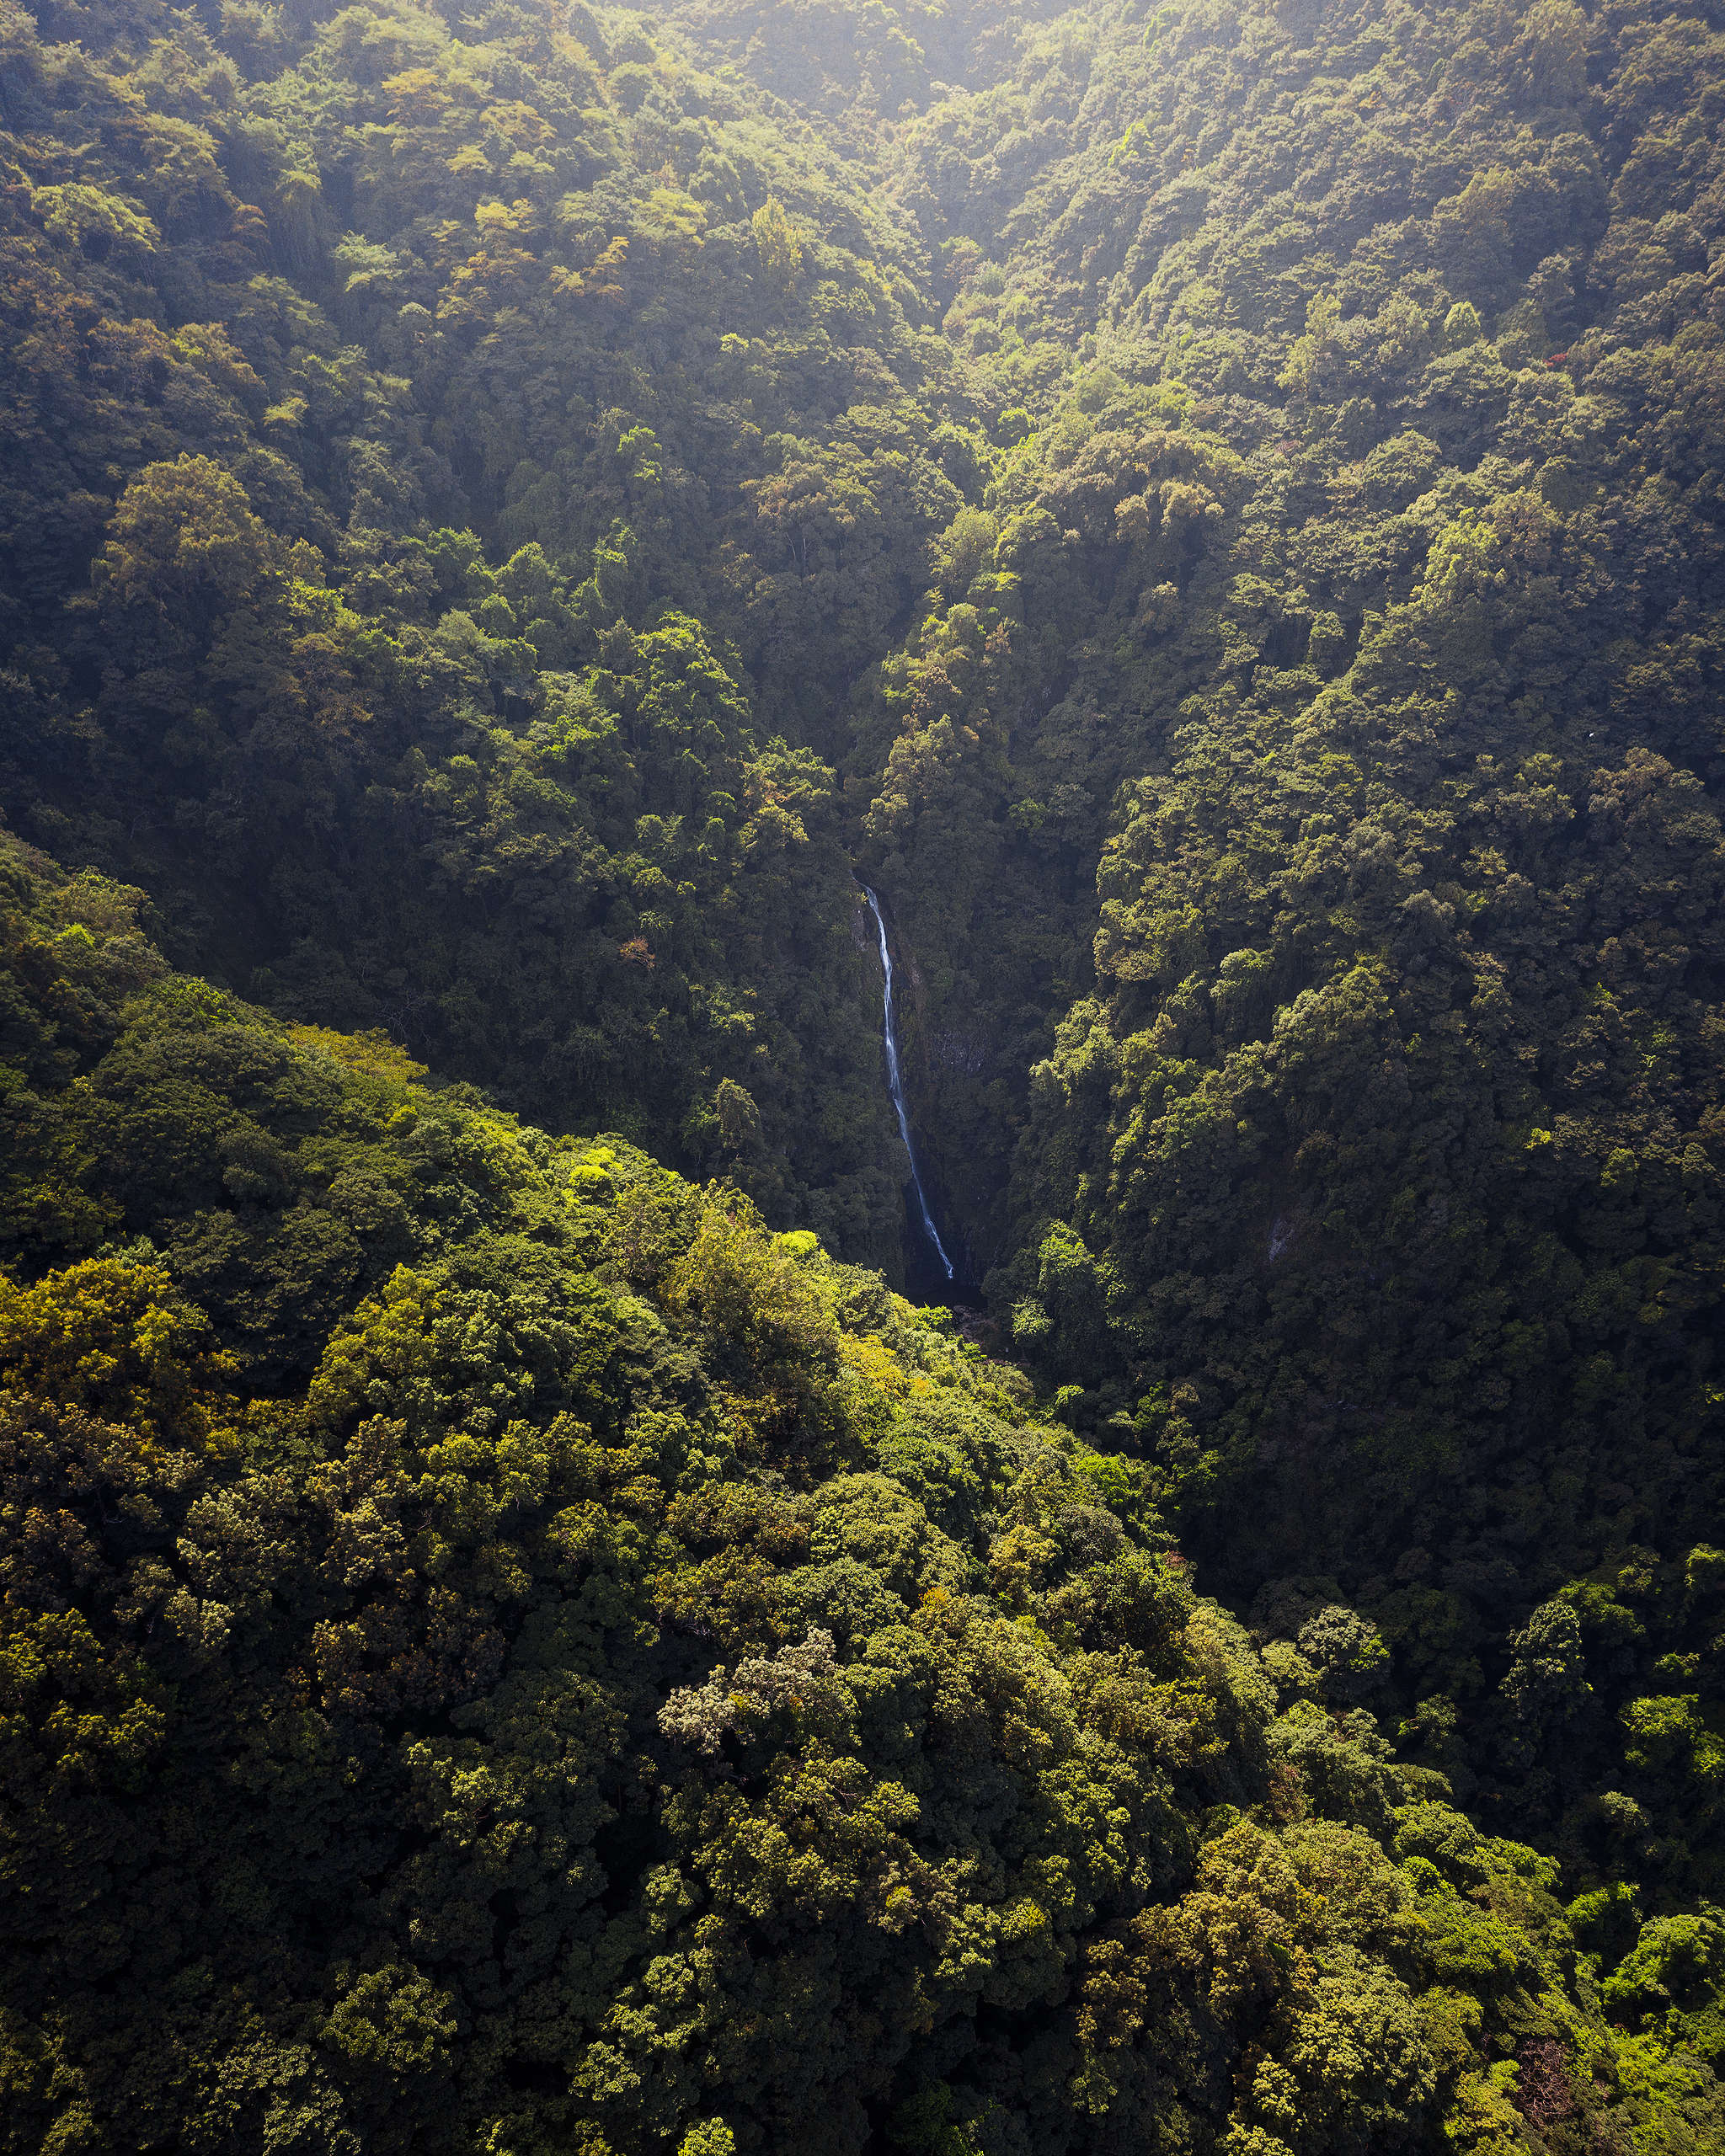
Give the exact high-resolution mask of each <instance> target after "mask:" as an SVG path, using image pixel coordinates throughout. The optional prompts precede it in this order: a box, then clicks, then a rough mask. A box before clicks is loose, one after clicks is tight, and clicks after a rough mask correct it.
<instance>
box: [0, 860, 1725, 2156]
mask: <svg viewBox="0 0 1725 2156" xmlns="http://www.w3.org/2000/svg"><path fill="white" fill-rule="evenodd" d="M0 877H3V879H4V880H3V886H0V892H3V896H0V906H3V911H0V961H3V966H4V972H3V974H0V990H3V994H4V1009H5V1012H6V1022H7V1031H6V1038H5V1048H6V1053H7V1058H8V1061H7V1064H6V1066H5V1070H6V1091H5V1094H4V1097H3V1103H4V1113H5V1115H6V1118H7V1127H8V1146H7V1150H6V1157H5V1169H4V1178H3V1182H0V1235H3V1237H4V1243H3V1247H4V1250H5V1252H6V1254H7V1256H8V1257H9V1258H11V1259H12V1260H13V1262H15V1263H19V1261H22V1262H21V1263H19V1270H20V1272H21V1273H23V1275H24V1278H26V1279H27V1280H28V1284H22V1283H19V1284H13V1283H12V1282H11V1281H7V1282H4V1283H0V1486H3V1492H4V1495H3V1506H4V1511H3V1518H4V1520H5V1523H6V1528H7V1533H8V1565H7V1572H6V1602H5V1614H4V1629H3V1654H0V1684H3V1688H4V1689H3V1693H0V1699H3V1721H0V1728H3V1752H0V1759H3V1767H4V1773H5V1775H6V1784H7V1790H8V1811H7V1815H6V1825H5V1833H4V1839H3V1842H0V1880H3V1885H4V1903H3V1909H4V1915H3V1919H0V1920H3V1923H4V1926H5V1932H4V1937H5V1953H4V1957H3V1963H0V1967H3V1977H0V2085H3V2087H4V2090H5V2096H6V2101H5V2105H4V2108H3V2112H0V2137H3V2142H4V2146H5V2147H6V2148H8V2149H12V2150H16V2151H18V2152H19V2156H24V2152H35V2151H37V2150H40V2149H43V2148H55V2149H74V2148H75V2149H153V2148H209V2149H221V2150H236V2149H259V2150H262V2149H272V2150H279V2149H283V2148H292V2149H296V2150H316V2151H331V2152H337V2151H339V2152H343V2156H345V2153H346V2152H350V2151H353V2150H356V2149H360V2148H371V2149H379V2150H383V2149H401V2150H409V2149H411V2150H415V2151H419V2150H428V2149H436V2150H441V2149H450V2150H472V2149H508V2150H510V2151H521V2152H530V2151H540V2150H544V2151H551V2150H563V2149H568V2148H589V2149H607V2148H611V2149H617V2150H620V2151H621V2150H633V2149H640V2150H656V2149H675V2150H681V2151H682V2152H685V2156H696V2152H700V2153H701V2156H724V2152H727V2151H729V2150H731V2149H733V2148H772V2149H777V2150H798V2149H804V2148H807V2149H809V2150H815V2149H823V2150H830V2149H834V2148H839V2149H861V2148H864V2147H865V2146H869V2145H880V2144H881V2143H882V2142H883V2141H884V2143H886V2144H888V2145H890V2146H893V2147H895V2148H903V2149H909V2150H913V2151H914V2150H921V2149H941V2150H958V2149H960V2148H965V2149H968V2148H975V2147H980V2148H1024V2147H1033V2148H1041V2149H1050V2150H1058V2149H1065V2148H1087V2147H1096V2148H1128V2147H1134V2148H1135V2147H1139V2146H1141V2145H1143V2143H1144V2141H1145V2139H1146V2137H1150V2138H1151V2140H1152V2142H1153V2143H1154V2144H1155V2145H1167V2146H1179V2147H1203V2148H1210V2147H1215V2146H1219V2145H1220V2139H1219V2137H1226V2145H1227V2146H1228V2147H1230V2148H1234V2147H1241V2148H1252V2149H1253V2150H1258V2151H1272V2152H1273V2151H1276V2150H1279V2149H1282V2148H1291V2149H1293V2150H1295V2151H1300V2152H1305V2151H1311V2152H1312V2156H1317V2153H1318V2152H1321V2151H1324V2150H1327V2149H1332V2148H1362V2149H1363V2148H1377V2147H1384V2146H1388V2145H1395V2146H1403V2145H1406V2146H1430V2147H1434V2148H1439V2147H1442V2146H1445V2145H1446V2142H1448V2143H1453V2142H1454V2141H1455V2140H1458V2139H1459V2140H1460V2141H1461V2143H1462V2144H1463V2145H1466V2146H1468V2147H1478V2148H1511V2147H1514V2146H1516V2145H1519V2144H1518V2140H1517V2137H1518V2135H1519V2133H1520V2132H1522V2130H1523V2129H1524V2127H1525V2126H1531V2127H1552V2126H1556V2127H1558V2128H1560V2129H1561V2131H1560V2132H1558V2133H1557V2137H1556V2138H1555V2139H1553V2140H1552V2141H1551V2142H1550V2143H1549V2144H1548V2145H1551V2146H1554V2147H1562V2148H1567V2147H1570V2146H1575V2147H1600V2146H1612V2147H1626V2146H1628V2145H1629V2143H1630V2139H1631V2138H1634V2137H1639V2136H1643V2135H1649V2134H1650V2135H1652V2136H1653V2138H1652V2139H1650V2140H1647V2141H1646V2142H1645V2143H1643V2144H1642V2145H1646V2146H1649V2147H1655V2146H1657V2147H1659V2148H1717V2147H1718V2146H1719V2145H1720V2142H1719V2138H1718V2133H1717V2127H1718V2123H1719V2118H1720V2116H1721V2112H1720V2096H1721V2088H1720V2084H1719V2083H1718V2082H1717V2080H1716V2079H1714V2078H1713V2077H1712V2074H1711V2073H1709V2071H1708V2070H1707V2068H1706V2066H1705V2065H1704V2064H1703V2063H1702V2060H1703V2058H1704V2057H1706V2054H1707V2053H1708V2052H1710V2051H1711V2050H1712V2048H1713V2047H1714V2044H1715V2024H1716V2021H1717V2007H1715V2006H1710V2004H1709V1988H1710V1985H1711V1984H1712V1983H1713V1982H1714V1981H1715V1980H1716V1979H1717V1976H1718V1973H1719V1970H1718V1963H1719V1960H1720V1956H1721V1954H1722V1952H1725V1925H1722V1924H1721V1923H1720V1922H1719V1921H1718V1919H1717V1917H1715V1916H1713V1915H1712V1914H1707V1915H1705V1916H1703V1917H1702V1918H1701V1919H1672V1918H1664V1917H1656V1918H1654V1919H1653V1920H1652V1921H1650V1922H1648V1924H1645V1925H1643V1926H1642V1928H1641V1929H1640V1931H1639V1934H1638V1935H1637V1919H1638V1915H1639V1912H1638V1911H1637V1910H1636V1909H1635V1908H1634V1907H1633V1906H1632V1902H1631V1900H1630V1899H1629V1897H1626V1896H1625V1895H1619V1896H1617V1897H1612V1896H1611V1895H1610V1894H1599V1893H1594V1894H1593V1895H1591V1896H1587V1897H1583V1899H1582V1900H1581V1901H1580V1902H1578V1903H1576V1904H1575V1906H1574V1908H1572V1909H1571V1910H1569V1911H1568V1912H1567V1913H1566V1912H1565V1910H1564V1909H1563V1908H1562V1905H1561V1903H1560V1902H1559V1901H1558V1900H1557V1898H1556V1897H1555V1895H1554V1891H1553V1890H1554V1889H1555V1888H1556V1887H1557V1885H1558V1874H1557V1866H1556V1865H1554V1864H1552V1863H1551V1860H1549V1859H1547V1858H1545V1857H1541V1856H1540V1855H1538V1854H1535V1852H1534V1851H1533V1850H1532V1849H1527V1848H1524V1847H1520V1846H1518V1845H1517V1844H1513V1843H1509V1842H1506V1841H1502V1840H1498V1839H1493V1838H1485V1837H1482V1835H1481V1834H1480V1833H1478V1832H1477V1830H1476V1828H1474V1827H1473V1826H1471V1824H1470V1823H1469V1822H1468V1821H1467V1820H1466V1818H1465V1817H1463V1816H1462V1815H1461V1813H1460V1812H1456V1811H1455V1810H1453V1809H1452V1808H1450V1806H1449V1804H1448V1803H1447V1802H1446V1801H1445V1795H1446V1792H1445V1784H1444V1782H1443V1780H1442V1779H1441V1777H1439V1776H1438V1775H1436V1774H1432V1773H1430V1772H1429V1771H1426V1770H1423V1769H1418V1768H1405V1767H1401V1766H1398V1765H1397V1764H1395V1763H1394V1761H1393V1758H1392V1757H1391V1748H1390V1746H1389V1745H1388V1744H1387V1743H1386V1742H1384V1740H1383V1738H1382V1737H1381V1734H1380V1733H1379V1732H1378V1729H1377V1726H1376V1725H1375V1722H1374V1721H1373V1718H1372V1716H1370V1713H1368V1712H1363V1711H1361V1710H1359V1706H1358V1705H1356V1704H1355V1703H1356V1701H1357V1700H1358V1698H1359V1696H1361V1686H1360V1684H1359V1673H1358V1672H1357V1671H1356V1669H1355V1668H1354V1664H1355V1663H1356V1662H1358V1661H1359V1655H1358V1652H1357V1649H1358V1641H1357V1640H1356V1639H1355V1638H1354V1636H1353V1634H1351V1633H1350V1632H1349V1630H1348V1625H1349V1623H1350V1621H1351V1622H1352V1624H1353V1625H1354V1626H1355V1627H1356V1629H1357V1627H1358V1620H1350V1619H1349V1617H1348V1613H1347V1612H1346V1611H1344V1610H1342V1609H1329V1610H1326V1611H1324V1612H1322V1613H1321V1615H1320V1617H1319V1618H1318V1619H1317V1620H1316V1622H1315V1625H1310V1626H1308V1628H1307V1631H1306V1633H1302V1635H1301V1642H1302V1646H1305V1647H1306V1649H1307V1650H1308V1652H1311V1654H1312V1655H1313V1656H1314V1657H1316V1662H1317V1664H1318V1666H1319V1668H1321V1669H1322V1672H1323V1675H1322V1679H1321V1681H1320V1684H1319V1686H1318V1697H1317V1699H1316V1700H1303V1701H1300V1702H1296V1703H1295V1705H1293V1706H1292V1707H1291V1708H1290V1710H1288V1711H1286V1712H1284V1713H1281V1714H1278V1712H1277V1708H1276V1685H1275V1683H1274V1681H1273V1679H1272V1677H1271V1676H1270V1674H1269V1673H1268V1671H1267V1669H1266V1667H1265V1666H1263V1665H1262V1664H1260V1662H1259V1661H1258V1657H1257V1656H1256V1655H1255V1654H1254V1652H1253V1651H1252V1647H1251V1646H1250V1645H1249V1643H1248V1642H1247V1639H1246V1636H1245V1635H1244V1634H1243V1633H1242V1631H1241V1630H1240V1629H1239V1627H1238V1625H1236V1624H1235V1623H1234V1622H1233V1621H1232V1620H1230V1619H1229V1618H1228V1617H1227V1616H1226V1614H1224V1613H1223V1612H1222V1611H1221V1610H1220V1609H1218V1608H1217V1606H1216V1605H1215V1604H1213V1603H1208V1602H1204V1601H1202V1600H1200V1599H1199V1598H1197V1597H1196V1596H1194V1593H1193V1590H1192V1588H1191V1586H1190V1585H1189V1583H1188V1580H1187V1578H1186V1577H1185V1572H1184V1569H1183V1565H1182V1562H1181V1561H1180V1559H1179V1557H1178V1555H1177V1554H1175V1553H1173V1552H1172V1550H1171V1549H1170V1545H1169V1538H1168V1536H1167V1534H1166V1532H1165V1531H1164V1529H1162V1524H1161V1522H1160V1521H1159V1519H1158V1518H1157V1516H1156V1512H1155V1510H1154V1508H1153V1507H1152V1505H1151V1502H1150V1498H1149V1487H1150V1478H1149V1476H1148V1473H1147V1470H1146V1467H1145V1466H1144V1465H1143V1464H1142V1463H1141V1462H1139V1461H1135V1460H1131V1459H1130V1458H1123V1457H1120V1456H1119V1455H1118V1454H1109V1453H1107V1452H1103V1451H1099V1450H1097V1449H1095V1448H1093V1447H1092V1445H1090V1444H1087V1443H1085V1442H1083V1441H1081V1440H1080V1439H1077V1438H1075V1437H1074V1436H1073V1435H1072V1434H1071V1433H1070V1432H1069V1431H1066V1430H1064V1429H1062V1428H1060V1427H1059V1426H1058V1425H1050V1424H1049V1423H1047V1422H1044V1421H1041V1420H1039V1419H1038V1420H1033V1421H1031V1422H1028V1423H1027V1422H1025V1421H1024V1420H1023V1414H1024V1411H1025V1409H1026V1407H1027V1406H1028V1396H1029V1387H1028V1385H1027V1384H1026V1383H1025V1381H1024V1380H1023V1378H1022V1377H1021V1376H1019V1375H1018V1374H1017V1373H1014V1372H1008V1371H1003V1370H1001V1369H999V1368H997V1367H996V1366H991V1365H990V1364H986V1363H985V1361H984V1360H983V1358H982V1357H981V1356H980V1353H979V1351H978V1350H977V1349H975V1348H974V1347H969V1346H968V1345H966V1344H965V1343H963V1342H959V1341H958V1340H956V1339H955V1338H954V1337H953V1335H952V1332H951V1330H950V1326H949V1323H947V1322H946V1321H934V1322H931V1321H927V1320H924V1319H922V1318H921V1316H920V1315H919V1314H918V1313H916V1311H914V1310H911V1307H910V1306H909V1305H906V1304H905V1303H903V1302H901V1301H900V1300H899V1299H896V1298H895V1297H894V1296H892V1295H891V1294H889V1292H888V1291H887V1290H886V1289H885V1288H884V1285H883V1283H881V1281H880V1279H879V1277H878V1276H877V1275H874V1274H871V1273H862V1272H858V1271H856V1270H854V1269H852V1268H849V1267H842V1266H839V1265H836V1264H835V1263H834V1262H832V1261H831V1260H830V1259H829V1258H828V1257H825V1254H824V1253H823V1252H822V1251H820V1248H819V1246H817V1245H816V1243H815V1241H814V1238H813V1236H811V1235H808V1234H806V1233H803V1234H792V1235H777V1236H775V1235H772V1234H771V1233H770V1232H769V1231H768V1230H766V1229H765V1228H764V1227H763V1226H762V1225H761V1221H760V1219H759V1215H758V1214H756V1212H755V1211H754V1209H752V1208H751V1207H750V1205H749V1204H748V1203H747V1201H746V1200H745V1199H743V1198H740V1196H738V1195H737V1194H736V1193H734V1192H731V1193H724V1192H718V1193H713V1192H703V1191H702V1190H699V1189H697V1188H696V1187H692V1186H691V1185H689V1184H687V1183H685V1182H681V1181H680V1180H679V1179H678V1178H677V1177H675V1176H673V1175H671V1174H670V1173H669V1172H667V1171H665V1170H663V1169H660V1168H658V1167H656V1166H654V1164H653V1163H652V1162H651V1161H649V1160H647V1159H646V1158H645V1157H644V1155H641V1154H639V1153H638V1152H637V1151H635V1150H633V1148H632V1147H630V1146H628V1145H626V1144H625V1143H623V1142H622V1140H620V1139H611V1140H599V1141H594V1142H590V1141H581V1140H576V1139H551V1138H548V1137H547V1136H546V1135H545V1134H542V1133H540V1132H538V1131H535V1130H531V1129H525V1128H523V1127H521V1125H519V1124H517V1123H515V1122H514V1121H513V1120H512V1119H511V1118H505V1117H503V1116H501V1115H499V1114H498V1113H496V1112H495V1111H494V1110H492V1109H489V1108H488V1107H484V1106H483V1104H482V1103H480V1102H478V1101H476V1100H475V1099H473V1098H472V1097H470V1096H468V1095H467V1093H466V1092H465V1091H463V1090H462V1089H460V1088H457V1089H454V1090H453V1091H448V1090H440V1089H437V1088H435V1087H430V1086H426V1085H425V1083H424V1082H423V1080H424V1073H423V1072H421V1071H420V1070H419V1069H418V1068H417V1066H415V1065H412V1064H410V1063H409V1062H408V1061H407V1059H405V1058H404V1057H403V1055H402V1054H400V1052H399V1051H398V1049H393V1047H392V1046H391V1045H390V1044H389V1043H387V1042H386V1041H384V1040H382V1038H379V1037H377V1036H366V1037H358V1038H355V1037H352V1036H344V1035H340V1034H337V1033H328V1032H327V1031H324V1030H323V1029H320V1028H318V1027H304V1026H293V1025H290V1024H287V1023H285V1022H282V1021H280V1020H278V1019H275V1018H272V1017H269V1016H268V1015H266V1014H265V1013H264V1012H262V1011H257V1010H255V1009H253V1008H250V1007H248V1006H245V1005H244V1004H242V1003H240V1002H238V1001H235V1000H234V999H233V998H232V997H231V996H228V995H224V994H222V993H221V992H220V991H218V990H214V989H211V988H210V987H209V986H207V985H205V984H204V983H202V982H200V981H196V980H193V979H187V978H184V977H183V976H179V975H176V974H172V973H170V972H169V971H168V968H167V966H166V964H165V963H164V962H163V960H162V959H161V958H160V957H159V955H158V953H156V952H155V950H154V949H153V948H152V946H151V945H150V944H149V943H148V942H147V940H146V938H145V937H143V935H142V933H141V932H140V931H139V929H138V927H137V926H136V921H137V919H138V915H139V909H140V895H139V894H137V893H136V892H135V891H130V890H128V889H126V888H124V887H122V886H116V885H114V884H111V883H106V882H104V880H103V879H101V878H98V877H95V876H93V875H92V874H89V873H84V874H83V875H80V876H78V877H76V878H66V877H65V876H64V874H63V873H61V872H57V871H55V870H53V869H52V868H51V867H49V866H48V864H46V863H45V862H42V861H40V858H38V859H34V860H33V859H31V858H30V857H27V856H23V855H21V854H19V852H17V851H15V850H13V851H8V853H7V855H6V856H5V857H4V859H3V860H0ZM56 1242H57V1243H59V1244H61V1246H63V1247H62V1248H61V1251H60V1252H59V1253H58V1255H59V1257H60V1258H61V1260H62V1261H63V1262H58V1263H50V1264H48V1265H46V1266H45V1265H44V1263H43V1262H42V1253H43V1252H44V1250H45V1247H47V1248H49V1249H51V1246H53V1245H54V1244H55V1243H56ZM92 1248H97V1249H98V1251H99V1254H97V1255H93V1256H89V1255H84V1254H83V1253H84V1252H85V1251H88V1250H91V1249H92ZM1697 1561H1698V1562H1702V1561H1706V1560H1704V1559H1698V1560H1697ZM1711 1561H1712V1562H1713V1564H1714V1565H1715V1567H1716V1569H1717V1559H1716V1558H1715V1559H1712V1560H1711ZM1705 1583H1706V1582H1703V1584H1705ZM1326 1657H1327V1658H1326ZM1626 1947H1627V1948H1630V1949H1632V1951H1630V1952H1629V1953H1628V1955H1627V1956H1626V1958H1624V1957H1623V1956H1622V1950H1623V1949H1624V1948H1626ZM1602 1949H1606V1950H1610V1949H1615V1950H1616V1951H1613V1952H1612V1954H1611V1960H1612V1961H1613V1963H1614V1964H1616V1965H1617V1966H1616V1968H1615V1973H1613V1974H1612V1975H1611V1976H1610V1979H1609V1981H1606V1982H1605V1983H1603V1984H1602V1982H1601V1966H1602V1965H1601V1962H1600V1960H1599V1953H1600V1951H1601V1950H1602ZM1710 2016H1712V2018H1711V2019H1710ZM1578 2137H1579V2138H1578ZM1626 2137H1628V2138H1626Z"/></svg>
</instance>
